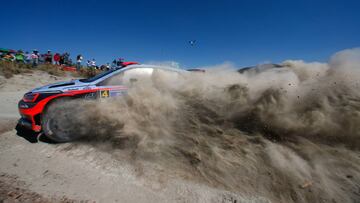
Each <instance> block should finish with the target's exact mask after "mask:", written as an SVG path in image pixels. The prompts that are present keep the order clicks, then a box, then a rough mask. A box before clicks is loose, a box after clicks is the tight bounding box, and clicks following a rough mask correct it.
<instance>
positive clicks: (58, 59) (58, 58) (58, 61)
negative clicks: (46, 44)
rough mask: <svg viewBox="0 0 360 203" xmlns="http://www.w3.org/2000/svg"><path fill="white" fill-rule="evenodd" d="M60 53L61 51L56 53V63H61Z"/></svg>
mask: <svg viewBox="0 0 360 203" xmlns="http://www.w3.org/2000/svg"><path fill="white" fill-rule="evenodd" d="M60 57H61V56H60V54H59V53H56V54H55V55H54V63H55V65H60Z"/></svg>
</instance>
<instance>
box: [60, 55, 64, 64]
mask: <svg viewBox="0 0 360 203" xmlns="http://www.w3.org/2000/svg"><path fill="white" fill-rule="evenodd" d="M59 63H60V65H64V63H65V58H64V54H62V55H61V56H60V60H59Z"/></svg>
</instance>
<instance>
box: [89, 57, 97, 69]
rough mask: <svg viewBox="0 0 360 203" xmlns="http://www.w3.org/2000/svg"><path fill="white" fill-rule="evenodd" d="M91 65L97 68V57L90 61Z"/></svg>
mask: <svg viewBox="0 0 360 203" xmlns="http://www.w3.org/2000/svg"><path fill="white" fill-rule="evenodd" d="M90 67H92V68H96V60H95V59H92V60H91V61H90Z"/></svg>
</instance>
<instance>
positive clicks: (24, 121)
mask: <svg viewBox="0 0 360 203" xmlns="http://www.w3.org/2000/svg"><path fill="white" fill-rule="evenodd" d="M18 125H20V126H22V127H25V128H27V129H29V130H32V124H31V121H29V120H27V119H26V118H20V119H19V121H18Z"/></svg>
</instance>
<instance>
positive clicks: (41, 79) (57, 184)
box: [0, 72, 263, 202]
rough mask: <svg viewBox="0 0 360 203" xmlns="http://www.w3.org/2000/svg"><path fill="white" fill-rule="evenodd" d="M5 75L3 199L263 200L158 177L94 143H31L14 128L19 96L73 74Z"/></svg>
mask: <svg viewBox="0 0 360 203" xmlns="http://www.w3.org/2000/svg"><path fill="white" fill-rule="evenodd" d="M0 79H2V85H1V87H0V103H2V104H3V105H2V107H1V109H0V133H1V135H0V163H1V164H0V202H1V200H6V201H5V202H80V201H81V202H93V201H95V202H234V201H235V200H236V201H237V202H239V200H256V202H263V200H262V199H261V198H252V197H251V198H244V197H240V196H237V195H236V194H233V193H229V192H225V191H220V190H215V189H211V188H209V187H207V186H203V185H198V184H194V183H190V182H186V181H182V180H176V179H172V180H167V181H158V180H157V181H154V180H151V177H149V178H147V177H143V176H141V175H139V172H138V171H136V170H137V169H136V168H134V167H133V166H131V165H129V164H127V163H124V162H121V161H118V160H116V159H112V157H111V154H109V153H106V152H104V151H101V150H99V149H96V148H94V147H92V146H87V145H82V146H76V147H73V146H74V144H61V145H54V144H48V143H44V142H37V143H30V142H29V141H27V140H26V139H24V138H22V137H19V136H17V135H16V131H15V130H14V127H15V123H16V120H17V118H18V112H17V102H18V100H19V99H20V98H21V97H22V95H23V94H24V93H25V92H26V91H27V90H28V89H31V88H33V87H35V86H39V85H41V84H47V83H51V82H56V81H57V80H65V79H69V78H56V79H55V78H54V77H50V76H48V75H47V74H44V73H41V72H37V73H34V74H31V75H25V76H24V75H16V76H14V78H12V79H11V80H5V79H4V78H0ZM32 140H34V138H32ZM35 140H36V139H35ZM75 145H76V144H75ZM164 178H165V177H164Z"/></svg>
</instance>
